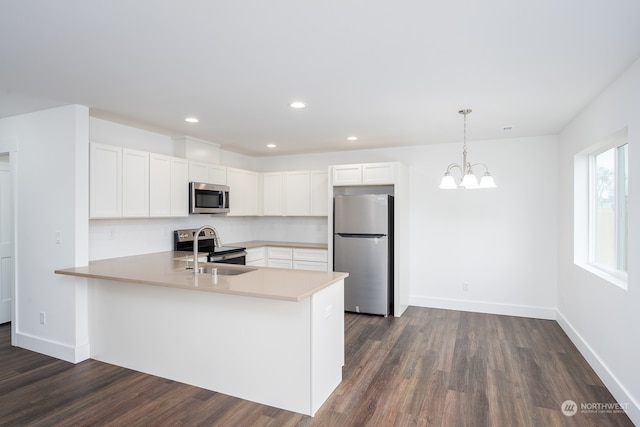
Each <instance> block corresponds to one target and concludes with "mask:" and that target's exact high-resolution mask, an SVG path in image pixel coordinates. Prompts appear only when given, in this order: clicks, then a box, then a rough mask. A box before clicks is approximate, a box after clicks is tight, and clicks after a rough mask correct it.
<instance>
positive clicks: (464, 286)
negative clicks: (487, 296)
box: [462, 282, 469, 292]
mask: <svg viewBox="0 0 640 427" xmlns="http://www.w3.org/2000/svg"><path fill="white" fill-rule="evenodd" d="M462 290H463V291H465V292H468V291H469V282H462Z"/></svg>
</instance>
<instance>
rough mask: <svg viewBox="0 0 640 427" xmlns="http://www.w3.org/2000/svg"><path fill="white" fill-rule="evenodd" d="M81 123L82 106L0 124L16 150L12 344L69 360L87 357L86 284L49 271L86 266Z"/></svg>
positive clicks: (84, 119) (84, 125)
mask: <svg viewBox="0 0 640 427" xmlns="http://www.w3.org/2000/svg"><path fill="white" fill-rule="evenodd" d="M88 120H89V112H88V109H87V108H86V107H81V106H68V107H61V108H55V109H51V110H46V111H40V112H36V113H31V114H24V115H21V116H16V117H11V118H5V119H2V120H0V140H13V141H15V146H16V151H15V153H12V154H14V155H12V156H11V167H12V168H15V173H14V177H15V180H14V189H15V203H16V205H15V218H14V226H15V235H14V244H15V254H16V258H15V263H16V264H15V267H16V270H15V272H16V274H15V280H16V288H17V292H16V293H15V294H14V296H15V301H16V303H15V304H16V306H15V310H16V311H15V322H14V325H13V327H14V328H15V335H14V342H13V344H14V345H18V346H20V347H24V348H28V349H30V350H34V351H38V352H40V353H45V354H48V355H51V356H55V357H58V358H61V359H64V360H69V361H79V360H83V359H85V358H87V357H88V354H89V353H88V328H87V298H86V296H87V295H86V283H85V281H84V280H82V279H77V278H71V277H66V276H60V275H56V274H54V270H55V269H58V268H63V267H72V266H75V265H86V263H87V242H88V220H87V218H88V194H89V186H88V182H87V177H88V156H89V151H88V144H87V135H88ZM57 232H59V233H60V243H59V244H57V243H56V241H55V240H56V233H57ZM41 312H44V313H46V324H40V313H41Z"/></svg>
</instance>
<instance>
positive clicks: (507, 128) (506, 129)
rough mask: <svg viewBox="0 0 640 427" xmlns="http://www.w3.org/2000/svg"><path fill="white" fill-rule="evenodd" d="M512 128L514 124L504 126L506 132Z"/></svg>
mask: <svg viewBox="0 0 640 427" xmlns="http://www.w3.org/2000/svg"><path fill="white" fill-rule="evenodd" d="M512 129H513V126H502V130H503V131H505V132H506V131H508V130H512Z"/></svg>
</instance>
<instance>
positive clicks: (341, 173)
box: [333, 164, 362, 185]
mask: <svg viewBox="0 0 640 427" xmlns="http://www.w3.org/2000/svg"><path fill="white" fill-rule="evenodd" d="M361 184H362V165H360V164H357V165H339V166H334V167H333V185H361Z"/></svg>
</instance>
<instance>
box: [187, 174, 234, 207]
mask: <svg viewBox="0 0 640 427" xmlns="http://www.w3.org/2000/svg"><path fill="white" fill-rule="evenodd" d="M227 212H229V187H228V186H226V185H215V184H207V183H204V182H190V183H189V213H193V214H212V213H227Z"/></svg>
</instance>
